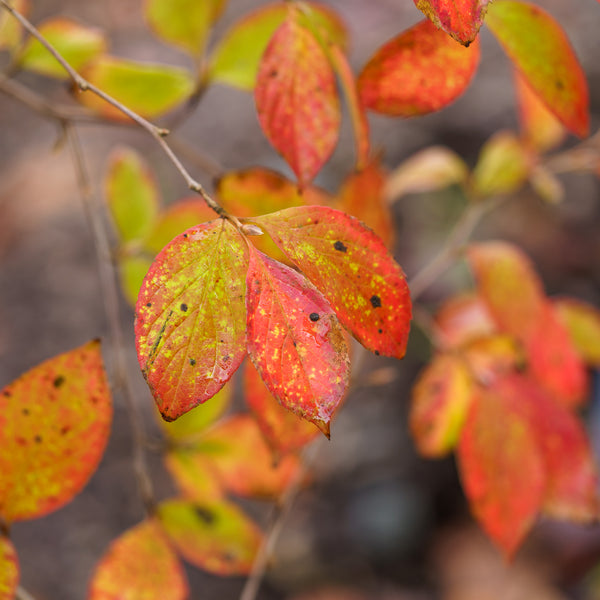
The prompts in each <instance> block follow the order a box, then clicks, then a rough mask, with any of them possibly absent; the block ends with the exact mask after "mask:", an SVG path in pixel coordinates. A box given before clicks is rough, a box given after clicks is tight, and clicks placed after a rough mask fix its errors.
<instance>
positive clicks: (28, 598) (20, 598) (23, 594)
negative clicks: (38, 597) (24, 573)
mask: <svg viewBox="0 0 600 600" xmlns="http://www.w3.org/2000/svg"><path fill="white" fill-rule="evenodd" d="M15 600H35V598H34V597H33V596H32V595H31V594H30V593H29V592H28V591H27V590H26V589H25V588H24V587H22V586H18V587H17V591H16V593H15Z"/></svg>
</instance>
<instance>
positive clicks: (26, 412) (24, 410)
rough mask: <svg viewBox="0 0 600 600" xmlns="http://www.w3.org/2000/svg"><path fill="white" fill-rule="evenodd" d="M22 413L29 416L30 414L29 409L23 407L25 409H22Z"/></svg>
mask: <svg viewBox="0 0 600 600" xmlns="http://www.w3.org/2000/svg"><path fill="white" fill-rule="evenodd" d="M21 413H22V414H24V415H25V416H27V415H28V414H29V409H28V408H23V409H21Z"/></svg>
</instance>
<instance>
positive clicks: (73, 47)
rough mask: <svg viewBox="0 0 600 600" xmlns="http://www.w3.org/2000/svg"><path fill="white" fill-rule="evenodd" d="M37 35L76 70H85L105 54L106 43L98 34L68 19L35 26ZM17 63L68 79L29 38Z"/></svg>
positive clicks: (54, 61) (59, 18)
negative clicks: (90, 63)
mask: <svg viewBox="0 0 600 600" xmlns="http://www.w3.org/2000/svg"><path fill="white" fill-rule="evenodd" d="M38 29H39V31H40V33H41V34H42V35H43V36H44V38H46V40H48V41H49V42H50V43H51V44H52V45H53V46H54V48H56V50H57V51H58V53H59V54H60V55H61V56H62V57H63V58H64V59H65V60H66V61H67V62H68V63H69V64H70V65H71V66H72V67H73V68H74V69H75V70H76V71H79V70H81V69H82V68H83V67H85V66H86V65H87V64H88V63H89V62H90V61H91V60H93V59H95V58H97V57H98V56H100V54H102V53H103V52H105V51H106V48H107V42H106V39H105V37H104V34H103V32H102V31H101V30H99V29H96V28H94V27H87V26H86V25H81V24H80V23H77V22H76V21H72V20H71V19H66V18H63V17H57V18H53V19H49V20H48V21H45V22H44V23H42V24H41V25H39V26H38ZM19 63H20V65H21V66H22V67H23V68H24V69H28V70H30V71H35V72H36V73H42V74H43V75H50V76H51V77H58V78H60V79H68V78H69V74H68V73H67V72H66V71H65V69H64V67H63V66H62V65H61V64H60V63H59V62H58V61H57V60H56V59H55V58H54V56H52V54H50V52H48V50H47V49H46V48H45V47H44V46H42V44H41V43H40V42H39V41H38V40H37V39H35V38H34V37H31V38H29V41H28V42H27V44H26V45H25V47H24V49H23V52H22V54H20V56H19Z"/></svg>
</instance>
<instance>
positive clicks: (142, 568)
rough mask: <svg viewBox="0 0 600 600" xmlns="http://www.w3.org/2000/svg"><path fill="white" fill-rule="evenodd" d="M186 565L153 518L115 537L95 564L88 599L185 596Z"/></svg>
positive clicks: (155, 599)
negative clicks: (184, 567)
mask: <svg viewBox="0 0 600 600" xmlns="http://www.w3.org/2000/svg"><path fill="white" fill-rule="evenodd" d="M188 593H189V589H188V583H187V579H186V577H185V571H184V570H183V565H182V564H181V563H180V562H179V560H178V558H177V555H176V554H175V552H173V550H172V549H171V546H170V544H169V542H168V541H167V539H166V536H165V534H164V533H163V532H162V531H161V530H160V526H159V524H158V523H157V522H155V521H154V520H148V521H143V522H142V523H140V524H139V525H136V526H135V527H133V528H132V529H129V530H128V531H126V532H125V533H124V534H123V535H121V536H119V537H118V538H117V539H116V540H114V541H113V543H112V544H111V546H110V548H109V549H108V551H107V553H106V554H105V555H104V556H103V557H102V559H101V561H100V563H99V564H98V566H97V567H96V571H95V573H94V577H93V579H92V582H91V585H90V592H89V595H88V600H134V599H135V598H139V599H141V598H143V599H144V600H185V599H186V598H187V597H188Z"/></svg>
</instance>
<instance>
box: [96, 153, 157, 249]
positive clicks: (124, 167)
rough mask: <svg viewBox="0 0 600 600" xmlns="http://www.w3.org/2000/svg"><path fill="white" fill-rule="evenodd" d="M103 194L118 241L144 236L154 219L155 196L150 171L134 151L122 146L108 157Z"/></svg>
mask: <svg viewBox="0 0 600 600" xmlns="http://www.w3.org/2000/svg"><path fill="white" fill-rule="evenodd" d="M106 195H107V200H108V208H109V210H110V213H111V216H112V218H113V221H114V223H115V225H116V228H117V232H118V233H119V237H120V239H121V241H122V242H130V241H132V240H139V239H142V238H143V237H144V236H146V235H147V234H148V232H149V231H150V230H151V228H152V227H153V226H154V222H155V221H156V219H157V217H158V211H159V194H158V189H157V186H156V181H155V180H154V177H153V176H152V173H151V171H150V168H149V167H148V165H147V164H146V162H145V161H144V159H143V158H142V157H141V156H140V155H139V154H138V153H137V152H136V151H135V150H133V149H131V148H126V147H122V148H119V149H117V150H116V151H114V152H113V153H112V154H111V156H110V159H109V165H108V173H107V178H106Z"/></svg>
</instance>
